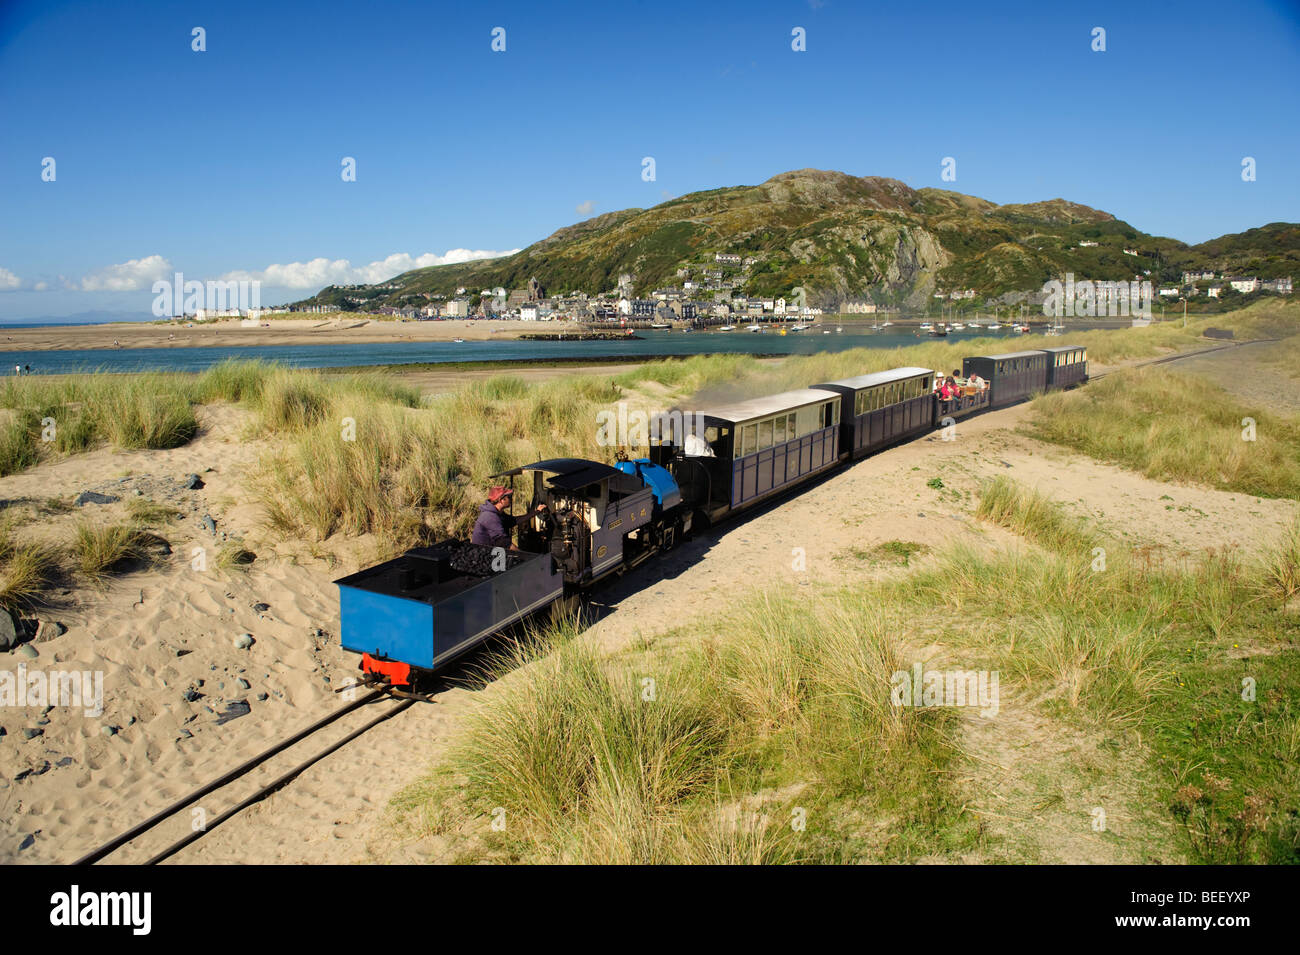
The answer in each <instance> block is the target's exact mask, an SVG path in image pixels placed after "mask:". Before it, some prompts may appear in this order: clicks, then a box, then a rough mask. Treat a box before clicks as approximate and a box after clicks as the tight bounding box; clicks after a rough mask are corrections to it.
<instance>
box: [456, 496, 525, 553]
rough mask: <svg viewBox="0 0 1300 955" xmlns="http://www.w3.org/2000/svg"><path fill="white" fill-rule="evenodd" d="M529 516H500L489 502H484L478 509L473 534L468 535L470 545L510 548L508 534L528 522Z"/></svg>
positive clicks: (494, 506) (510, 542)
mask: <svg viewBox="0 0 1300 955" xmlns="http://www.w3.org/2000/svg"><path fill="white" fill-rule="evenodd" d="M528 517H529V514H528V512H527V511H525V512H524V513H523V514H519V515H515V516H511V515H509V514H502V513H501V512H500V511H498V510H497V509H496V505H495V504H493V503H492V502H491V501H484V502H483V504H482V505H481V506H480V507H479V509H478V520H476V521H475V522H474V533H473V534H472V535H470V543H471V544H486V545H488V546H489V547H510V546H511V544H512V541H511V539H510V532H511V531H512V530H514V529H515V528H516V527H518V526H520V525H521V524H523V523H524V522H525V521H527V520H528Z"/></svg>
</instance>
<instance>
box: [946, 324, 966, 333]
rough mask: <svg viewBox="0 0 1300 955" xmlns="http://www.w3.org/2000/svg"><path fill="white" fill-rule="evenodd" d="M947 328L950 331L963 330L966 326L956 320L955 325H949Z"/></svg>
mask: <svg viewBox="0 0 1300 955" xmlns="http://www.w3.org/2000/svg"><path fill="white" fill-rule="evenodd" d="M948 328H949V330H950V331H954V332H960V331H962V330H964V329H965V328H966V326H965V325H963V324H962V323H961V322H958V323H957V324H956V325H949V326H948Z"/></svg>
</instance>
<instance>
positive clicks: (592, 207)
mask: <svg viewBox="0 0 1300 955" xmlns="http://www.w3.org/2000/svg"><path fill="white" fill-rule="evenodd" d="M573 211H574V212H576V213H578V215H580V216H589V215H591V214H592V213H593V212H595V211H596V201H595V200H594V199H584V200H583V201H582V202H579V203H578V207H577V208H576V209H574V210H573Z"/></svg>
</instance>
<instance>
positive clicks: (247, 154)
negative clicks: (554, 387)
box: [0, 0, 1300, 321]
mask: <svg viewBox="0 0 1300 955" xmlns="http://www.w3.org/2000/svg"><path fill="white" fill-rule="evenodd" d="M498 26H499V27H503V28H504V29H505V31H506V34H505V40H506V49H505V52H500V53H498V52H493V51H492V49H491V44H492V30H493V28H494V27H498ZM1098 26H1100V27H1103V28H1104V29H1105V30H1106V47H1107V49H1106V51H1105V52H1104V53H1096V52H1093V51H1092V49H1091V43H1092V30H1093V28H1094V27H1098ZM194 27H202V28H203V29H204V30H205V31H206V46H207V49H206V51H205V52H202V53H199V52H194V51H193V50H192V49H191V43H192V34H191V31H192V29H193V28H194ZM795 27H802V28H804V30H805V31H806V36H807V49H806V51H804V52H795V51H793V50H792V49H791V31H792V30H793V29H794V28H795ZM1298 51H1300V7H1298V6H1297V4H1296V3H1294V2H1292V3H1277V2H1270V3H1264V2H1258V3H1256V2H1249V0H1247V2H1242V3H1237V4H1233V5H1231V6H1223V5H1221V4H1210V3H1199V2H1194V3H1183V4H1170V5H1168V6H1167V8H1165V9H1163V10H1162V9H1161V5H1159V4H1140V5H1139V4H1131V3H1080V4H1071V3H1063V4H1054V3H1024V4H1018V3H1012V4H996V3H992V4H973V5H969V6H967V5H963V4H949V3H945V2H931V3H927V4H924V5H912V4H880V3H851V2H847V0H813V2H811V3H810V2H807V0H801V2H786V3H764V2H747V3H739V2H737V3H698V2H695V3H675V2H669V0H655V2H626V3H609V2H605V3H601V2H593V3H565V2H557V3H538V2H536V0H533V2H529V3H517V4H516V3H456V4H443V3H437V2H411V3H389V2H375V0H369V2H365V3H357V2H347V3H341V2H332V0H315V2H311V3H302V4H292V3H266V2H258V3H245V2H240V0H233V2H232V0H222V2H194V0H189V2H171V3H169V2H152V0H139V2H132V3H117V4H105V3H103V2H102V0H99V2H59V0H43V2H39V3H32V2H26V0H7V2H0V321H21V320H24V319H30V318H34V317H38V316H67V315H73V314H76V313H81V312H85V311H93V310H109V311H133V312H137V313H140V314H141V315H144V314H146V313H148V311H149V307H150V303H151V302H152V298H153V296H152V294H151V292H150V286H151V284H152V281H153V279H154V278H155V277H157V275H160V274H170V273H171V272H172V271H175V270H179V271H183V272H184V273H185V276H186V278H187V279H194V278H198V279H212V278H218V277H222V276H228V275H231V274H232V273H236V274H242V275H247V276H251V277H256V278H261V279H262V281H263V301H264V302H266V303H271V302H277V301H281V300H288V299H294V298H301V297H305V296H306V295H309V294H311V293H313V292H315V291H316V290H317V289H318V288H319V287H320V286H322V285H324V284H328V283H329V282H331V281H346V280H348V279H349V278H351V279H354V280H355V279H377V278H382V277H386V276H385V273H389V274H396V273H397V272H400V271H403V270H404V269H405V268H406V267H409V266H410V265H412V264H415V263H418V262H431V261H437V260H439V258H440V257H443V256H446V255H447V253H448V252H449V251H450V250H471V251H476V252H480V253H482V252H492V251H506V250H511V249H515V248H519V247H522V246H525V245H528V244H529V243H531V242H534V241H536V240H537V239H540V238H542V237H544V236H546V235H548V234H550V233H551V232H552V231H554V230H555V229H557V228H560V227H562V226H564V225H568V224H571V223H572V222H575V221H578V220H580V219H582V218H586V217H587V216H588V215H591V214H598V213H601V212H609V211H612V210H616V209H622V208H627V207H629V206H642V207H645V206H650V205H654V204H655V203H657V202H660V201H662V200H663V199H664V198H665V197H666V196H676V195H681V194H682V193H685V192H690V191H694V190H698V189H708V188H715V187H718V186H729V185H737V184H745V183H756V182H761V181H763V180H765V179H767V178H769V177H770V176H772V175H775V174H776V173H779V172H783V171H786V170H789V169H798V168H803V167H816V168H822V169H838V170H842V171H845V172H849V173H853V174H856V175H882V176H892V177H895V178H898V179H901V180H903V181H904V182H906V183H908V184H909V185H911V186H914V187H918V188H919V187H923V186H937V187H945V188H952V189H956V190H958V191H961V192H965V193H970V194H973V195H977V196H981V197H984V198H986V199H990V200H992V201H994V202H999V203H1004V202H1029V201H1035V200H1040V199H1050V198H1054V197H1058V196H1060V197H1064V198H1067V199H1070V200H1073V201H1076V202H1082V203H1085V204H1088V205H1091V206H1095V207H1098V208H1101V209H1105V210H1106V211H1108V212H1111V213H1114V214H1115V215H1117V216H1119V217H1120V218H1122V219H1125V220H1127V221H1128V222H1131V223H1132V224H1133V225H1135V226H1136V227H1138V228H1140V229H1142V230H1144V231H1147V232H1152V233H1156V234H1161V235H1168V236H1172V237H1175V238H1178V239H1182V240H1184V241H1188V242H1199V241H1204V240H1205V239H1208V238H1212V237H1214V236H1218V235H1221V234H1224V233H1227V232H1238V231H1241V230H1244V229H1247V228H1251V227H1253V226H1258V225H1263V224H1264V223H1267V222H1274V221H1279V220H1286V221H1300V130H1298V128H1297V122H1296V118H1297V116H1300V108H1298V107H1300V103H1298V102H1297V101H1298V100H1300V95H1298V92H1300V52H1298ZM345 156H350V157H354V158H355V160H356V171H357V176H356V181H355V182H344V181H342V178H341V176H340V170H341V161H342V159H343V157H345ZM646 156H652V157H654V159H655V167H656V168H655V171H656V180H655V181H653V182H647V181H644V180H643V179H642V176H641V171H642V164H641V161H642V158H643V157H646ZM949 156H951V157H953V158H955V159H956V161H957V166H956V172H957V178H956V181H955V182H952V183H945V182H941V181H940V171H941V161H942V159H943V158H944V157H949ZM1247 156H1250V157H1253V158H1254V159H1255V161H1256V168H1257V179H1256V181H1254V182H1243V181H1242V178H1241V162H1242V159H1243V157H1247ZM45 157H53V158H54V160H55V163H56V166H55V171H56V179H55V181H53V182H44V181H42V179H41V171H42V160H43V159H44V158H45ZM580 208H581V209H582V210H584V211H583V212H579V209H580ZM586 210H591V211H589V212H588V211H586ZM456 254H464V253H456ZM421 257H423V258H421ZM316 260H323V262H318V261H316ZM313 262H315V264H311V263H313ZM384 263H387V264H384ZM272 266H280V268H271V267H272Z"/></svg>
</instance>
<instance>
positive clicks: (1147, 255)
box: [305, 169, 1300, 307]
mask: <svg viewBox="0 0 1300 955" xmlns="http://www.w3.org/2000/svg"><path fill="white" fill-rule="evenodd" d="M1084 243H1087V244H1084ZM1125 250H1129V252H1137V253H1138V255H1137V256H1134V255H1132V254H1128V253H1126V251H1125ZM716 253H734V254H735V255H738V256H740V257H741V258H742V260H744V259H752V260H753V261H752V262H751V263H750V264H749V265H742V266H739V267H732V266H727V267H724V266H721V265H719V264H718V263H716V262H715V259H714V256H715V254H716ZM1192 268H1213V269H1215V270H1216V271H1223V270H1231V271H1243V272H1249V273H1250V274H1253V275H1257V276H1258V277H1260V278H1275V277H1278V276H1283V275H1291V274H1296V273H1300V226H1297V225H1295V224H1290V223H1273V224H1271V225H1267V226H1264V227H1263V228H1260V229H1251V230H1250V231H1248V232H1243V233H1240V234H1239V235H1230V236H1223V237H1221V238H1219V239H1215V240H1213V241H1211V242H1205V243H1202V244H1201V245H1195V246H1189V245H1186V244H1185V243H1182V242H1178V241H1176V240H1174V239H1167V238H1161V237H1158V236H1151V235H1147V234H1146V233H1144V232H1141V231H1139V230H1138V229H1136V228H1134V227H1133V226H1131V225H1129V224H1128V223H1127V222H1124V221H1122V220H1120V219H1116V218H1115V217H1114V216H1113V215H1111V214H1110V213H1107V212H1102V211H1100V210H1097V209H1092V208H1089V207H1088V206H1084V205H1079V204H1078V203H1074V202H1068V201H1066V200H1064V199H1051V200H1048V201H1046V202H1033V203H1026V204H1011V205H1003V206H999V205H996V204H995V203H992V202H988V201H987V200H984V199H979V198H976V197H974V196H967V195H963V194H961V193H959V192H950V191H947V190H943V189H929V188H927V189H912V188H911V187H909V186H907V185H906V184H904V183H902V182H899V181H898V180H896V179H884V178H880V177H877V176H867V177H857V176H850V175H847V174H845V173H841V172H826V171H822V170H817V169H800V170H797V171H794V172H787V173H782V174H781V175H778V176H773V177H772V178H771V179H769V180H768V181H767V182H765V183H763V184H761V185H758V186H736V187H732V188H725V189H712V190H708V191H706V192H695V193H691V194H689V195H685V196H682V197H680V198H677V199H671V200H669V201H667V202H664V203H661V204H659V205H657V206H654V207H653V208H650V209H624V210H623V211H621V212H610V213H606V214H604V215H600V216H597V217H595V218H593V219H588V220H586V221H585V222H579V223H577V224H576V225H572V226H568V227H566V228H564V229H560V230H559V231H558V232H556V233H555V234H554V235H552V236H550V237H549V238H546V239H543V240H542V241H540V242H537V243H534V244H533V245H530V246H529V247H528V248H526V249H523V250H521V251H520V252H517V253H515V254H514V255H509V256H503V257H502V258H498V259H482V260H478V261H474V262H465V263H461V264H457V265H439V266H434V267H432V268H426V269H416V270H414V271H411V272H407V273H405V274H403V275H399V276H397V277H396V278H394V279H390V280H388V281H386V282H384V283H382V284H381V285H379V286H369V287H363V288H360V289H358V288H349V289H340V288H336V287H333V286H331V287H329V288H326V289H323V290H322V291H321V292H320V293H318V294H317V295H316V296H314V297H313V298H311V299H309V300H307V303H305V304H308V303H309V304H338V305H343V306H345V307H358V306H357V303H356V301H355V300H357V299H361V300H363V302H364V304H365V306H366V307H375V306H381V305H391V306H399V307H403V306H407V305H417V306H418V305H423V304H425V303H426V302H427V301H428V298H427V295H433V294H437V295H448V296H450V295H453V294H454V293H455V291H456V289H457V288H460V287H462V286H463V287H464V288H465V289H466V290H467V293H468V294H470V295H471V296H475V300H476V296H477V294H478V293H479V292H480V291H482V290H484V289H490V288H495V287H497V286H501V287H504V288H506V289H518V288H523V287H524V286H525V285H526V284H527V282H528V280H529V279H530V278H532V277H534V276H535V277H536V278H537V279H538V281H539V282H540V283H541V285H542V286H543V287H544V288H545V289H546V290H547V292H548V293H549V294H552V295H554V294H563V293H566V292H573V291H584V292H587V293H588V294H594V293H596V292H601V291H608V290H612V289H614V288H615V287H616V286H617V284H618V281H619V277H620V276H621V275H624V274H627V275H630V276H631V277H632V287H633V290H634V291H635V293H637V294H641V295H647V294H649V293H650V291H651V290H653V289H656V288H660V287H662V286H667V285H678V284H680V282H681V279H680V278H679V277H678V270H679V269H689V270H690V273H691V276H692V277H693V278H699V277H701V276H707V273H708V272H709V271H716V270H719V269H721V270H722V271H723V272H724V280H735V281H736V282H737V283H738V284H737V288H736V292H737V293H739V294H748V295H783V296H785V297H787V298H789V297H791V295H792V293H793V291H794V289H795V288H797V287H802V288H803V289H804V290H805V293H806V296H807V301H808V303H809V304H835V303H838V302H841V301H845V300H860V299H869V300H871V301H874V302H876V303H878V304H897V305H908V306H912V307H916V306H919V305H921V304H923V303H924V302H926V301H927V300H928V299H929V298H930V296H931V295H933V293H934V292H936V291H945V292H947V291H954V290H959V289H974V290H975V292H976V293H977V295H979V296H980V297H981V298H997V297H1002V298H1004V299H1005V300H1007V301H1010V300H1012V299H1015V298H1017V297H1018V296H1017V295H1016V293H1022V292H1026V291H1030V290H1037V289H1040V288H1041V287H1042V285H1043V283H1044V282H1046V281H1048V280H1049V279H1051V278H1055V277H1057V276H1060V275H1063V274H1064V273H1066V272H1073V273H1074V274H1075V275H1076V276H1078V277H1079V278H1088V279H1094V280H1108V279H1113V280H1128V279H1131V278H1133V277H1134V275H1135V274H1141V273H1142V272H1144V271H1147V270H1149V271H1150V273H1151V275H1150V278H1151V279H1152V280H1153V281H1156V282H1160V281H1165V282H1168V281H1177V280H1178V279H1179V278H1180V277H1181V274H1182V272H1183V270H1185V269H1192ZM702 297H707V296H702ZM349 299H351V300H352V301H349Z"/></svg>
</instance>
